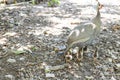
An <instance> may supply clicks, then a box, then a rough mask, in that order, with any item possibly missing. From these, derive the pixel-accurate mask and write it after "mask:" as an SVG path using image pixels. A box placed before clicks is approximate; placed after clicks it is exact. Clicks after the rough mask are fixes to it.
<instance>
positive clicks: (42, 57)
mask: <svg viewBox="0 0 120 80" xmlns="http://www.w3.org/2000/svg"><path fill="white" fill-rule="evenodd" d="M100 12H101V20H102V30H101V33H100V35H99V36H98V38H97V39H96V42H97V41H99V51H98V53H99V57H98V62H99V64H97V65H94V62H93V57H92V53H93V52H88V53H85V54H84V59H83V60H82V61H81V62H76V61H74V60H72V61H71V62H70V64H66V63H65V61H64V56H63V54H62V53H61V52H60V51H59V50H61V51H64V49H65V45H66V39H67V36H68V34H69V33H70V31H71V29H73V28H74V27H75V26H77V25H80V23H81V22H87V21H89V20H90V19H92V18H93V17H94V16H95V12H94V10H93V9H92V5H79V4H75V3H72V2H69V1H65V0H61V3H60V5H59V6H58V7H48V6H47V3H40V4H38V5H32V4H28V3H24V4H20V5H7V6H5V7H0V80H120V6H119V5H112V6H111V5H104V7H103V9H102V10H101V11H100ZM88 48H89V50H93V46H89V47H88ZM57 49H59V50H57Z"/></svg>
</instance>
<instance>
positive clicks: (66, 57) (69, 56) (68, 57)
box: [65, 52, 72, 63]
mask: <svg viewBox="0 0 120 80" xmlns="http://www.w3.org/2000/svg"><path fill="white" fill-rule="evenodd" d="M71 60H72V55H71V54H70V52H66V55H65V62H66V63H69V62H70V61H71Z"/></svg>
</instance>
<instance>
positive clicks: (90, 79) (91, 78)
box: [85, 76, 94, 80]
mask: <svg viewBox="0 0 120 80" xmlns="http://www.w3.org/2000/svg"><path fill="white" fill-rule="evenodd" d="M85 78H86V79H87V80H93V79H94V77H93V76H85Z"/></svg>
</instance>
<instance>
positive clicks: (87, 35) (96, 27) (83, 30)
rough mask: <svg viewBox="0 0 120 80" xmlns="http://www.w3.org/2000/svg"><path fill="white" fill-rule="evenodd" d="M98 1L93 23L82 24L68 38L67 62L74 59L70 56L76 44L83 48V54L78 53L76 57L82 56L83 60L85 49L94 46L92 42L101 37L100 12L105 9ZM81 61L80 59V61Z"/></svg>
mask: <svg viewBox="0 0 120 80" xmlns="http://www.w3.org/2000/svg"><path fill="white" fill-rule="evenodd" d="M96 1H97V6H96V11H97V14H96V16H95V17H94V18H93V19H92V20H91V21H89V22H86V23H83V24H80V25H78V26H77V27H75V28H74V29H73V30H72V31H71V33H70V34H69V36H68V37H67V49H66V51H65V60H67V59H68V60H69V59H71V58H72V57H71V56H69V55H70V53H69V49H70V48H71V47H72V46H73V45H75V44H80V46H79V47H80V48H81V53H78V54H77V56H76V57H77V59H79V57H78V55H80V56H81V59H82V58H83V48H84V47H85V46H87V45H90V44H92V41H93V40H94V39H95V38H96V37H97V36H98V35H99V33H100V31H101V19H100V11H99V10H100V9H101V8H102V7H103V5H101V4H100V3H99V2H98V0H96ZM94 55H95V56H96V55H97V53H94ZM81 59H79V61H80V60H81Z"/></svg>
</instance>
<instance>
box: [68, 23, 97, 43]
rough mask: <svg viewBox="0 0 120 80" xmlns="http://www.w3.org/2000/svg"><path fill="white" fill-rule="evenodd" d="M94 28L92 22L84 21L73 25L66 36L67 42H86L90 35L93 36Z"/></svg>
mask: <svg viewBox="0 0 120 80" xmlns="http://www.w3.org/2000/svg"><path fill="white" fill-rule="evenodd" d="M95 28H96V25H95V24H93V23H85V24H82V25H80V26H77V27H75V28H74V29H73V31H72V32H71V33H70V35H69V36H68V39H67V42H68V44H71V43H80V42H86V41H88V40H90V39H91V38H92V37H94V31H95V30H94V29H95Z"/></svg>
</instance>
